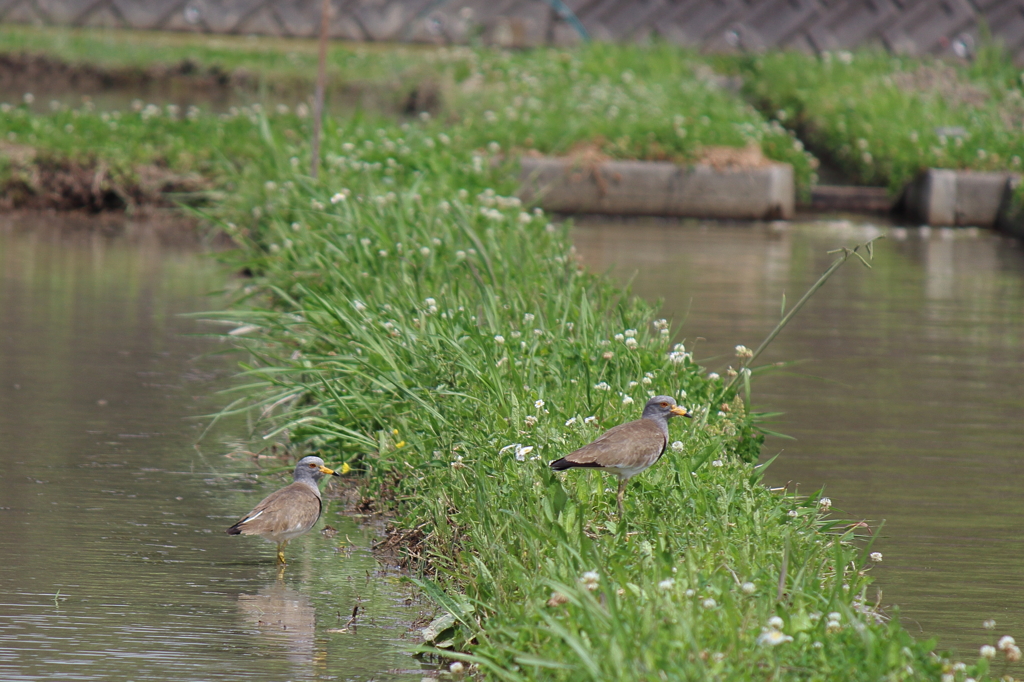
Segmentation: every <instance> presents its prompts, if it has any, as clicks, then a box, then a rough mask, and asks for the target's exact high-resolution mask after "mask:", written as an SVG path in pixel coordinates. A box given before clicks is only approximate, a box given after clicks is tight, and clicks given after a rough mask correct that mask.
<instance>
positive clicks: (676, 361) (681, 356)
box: [668, 350, 690, 365]
mask: <svg viewBox="0 0 1024 682" xmlns="http://www.w3.org/2000/svg"><path fill="white" fill-rule="evenodd" d="M689 356H690V354H689V353H681V352H679V351H677V350H674V351H672V352H671V353H669V354H668V359H669V362H671V363H672V364H673V365H681V364H683V363H684V362H686V359H687V358H688V357H689Z"/></svg>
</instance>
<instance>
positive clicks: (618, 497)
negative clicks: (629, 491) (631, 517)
mask: <svg viewBox="0 0 1024 682" xmlns="http://www.w3.org/2000/svg"><path fill="white" fill-rule="evenodd" d="M627 483H629V480H627V479H625V478H624V479H622V480H620V481H619V494H618V495H616V496H615V501H616V502H618V503H619V521H621V520H622V517H623V516H625V514H626V512H625V511H624V510H623V508H622V496H623V495H625V494H626V484H627Z"/></svg>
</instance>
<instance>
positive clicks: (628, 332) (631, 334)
mask: <svg viewBox="0 0 1024 682" xmlns="http://www.w3.org/2000/svg"><path fill="white" fill-rule="evenodd" d="M623 333H624V334H625V335H626V338H627V339H631V338H633V337H634V336H636V330H635V329H627V330H626V331H625V332H623Z"/></svg>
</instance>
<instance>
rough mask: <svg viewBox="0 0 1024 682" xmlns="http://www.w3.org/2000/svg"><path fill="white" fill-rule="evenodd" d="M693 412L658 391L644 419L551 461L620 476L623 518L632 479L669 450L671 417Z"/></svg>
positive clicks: (560, 466) (554, 465) (563, 466)
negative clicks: (628, 488)
mask: <svg viewBox="0 0 1024 682" xmlns="http://www.w3.org/2000/svg"><path fill="white" fill-rule="evenodd" d="M675 416H680V417H692V416H693V415H691V414H690V412H689V411H688V410H687V409H686V408H685V407H682V406H681V405H676V401H675V399H673V398H672V397H670V396H667V395H657V396H654V397H653V398H651V399H650V400H648V401H647V404H646V405H644V411H643V414H642V415H641V416H640V419H637V420H636V421H632V422H626V423H625V424H619V425H618V426H616V427H614V428H611V429H609V430H608V431H605V433H604V434H603V435H602V436H601V437H600V438H598V439H597V440H595V441H594V442H593V443H591V444H590V445H584V446H583V447H582V448H580V449H579V450H577V451H576V452H573V453H571V454H568V455H566V456H565V457H563V458H562V459H556V460H555V461H554V462H551V464H550V465H549V466H550V467H551V468H552V469H554V470H555V471H564V470H566V469H572V468H574V467H592V468H595V469H603V470H604V471H608V472H610V473H613V474H615V475H616V476H618V478H619V494H618V496H617V497H616V500H617V501H618V504H619V518H620V519H621V518H622V495H623V493H625V492H626V484H627V483H629V479H630V478H632V477H633V476H636V475H637V474H639V473H640V472H641V471H643V470H644V469H646V468H647V467H649V466H651V465H652V464H654V463H655V462H657V461H658V460H659V459H661V456H662V455H663V454H665V448H666V447H668V420H669V419H671V418H672V417H675Z"/></svg>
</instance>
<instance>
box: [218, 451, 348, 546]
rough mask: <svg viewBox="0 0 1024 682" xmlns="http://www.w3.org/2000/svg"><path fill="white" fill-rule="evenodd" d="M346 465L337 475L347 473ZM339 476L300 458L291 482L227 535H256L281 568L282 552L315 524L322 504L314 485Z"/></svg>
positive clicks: (315, 460)
mask: <svg viewBox="0 0 1024 682" xmlns="http://www.w3.org/2000/svg"><path fill="white" fill-rule="evenodd" d="M348 471H349V467H348V465H347V464H345V465H343V466H342V470H341V473H347V472H348ZM325 475H326V476H339V475H340V474H339V473H338V472H337V471H334V470H333V469H328V468H327V467H326V466H324V461H323V460H322V459H320V458H319V457H316V456H313V455H310V456H309V457H303V458H302V459H300V460H299V462H298V464H296V465H295V473H294V474H293V476H294V478H295V482H294V483H292V484H291V485H288V486H285V487H284V488H281V489H280V490H277V491H275V492H272V493H270V494H269V495H267V496H266V497H265V498H264V499H263V501H262V502H260V503H259V504H257V505H256V507H255V508H254V509H253V510H252V511H251V512H249V513H248V514H246V515H245V516H244V517H243V518H242V520H241V521H239V522H238V523H236V524H235V525H233V526H231V527H230V528H228V535H259V536H260V537H261V538H263V539H264V540H268V541H270V542H276V543H277V563H278V564H281V565H284V563H285V560H284V548H285V545H287V544H288V541H289V540H291V539H293V538H297V537H299V536H300V535H302V534H303V533H305V532H306V531H308V530H309V529H310V528H312V527H313V524H315V523H316V522H317V519H319V518H320V512H321V511H322V510H323V503H322V502H321V500H320V487H319V486H318V485H317V482H318V481H319V480H320V479H321V478H322V477H323V476H325Z"/></svg>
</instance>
